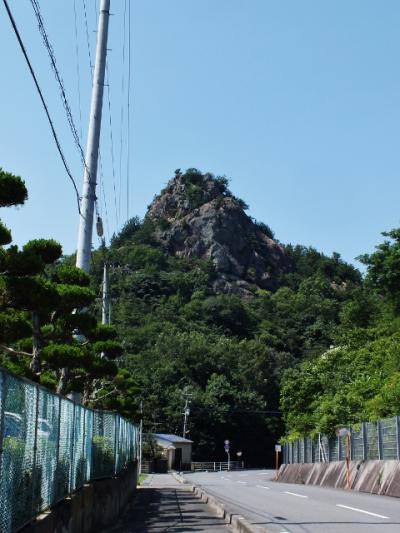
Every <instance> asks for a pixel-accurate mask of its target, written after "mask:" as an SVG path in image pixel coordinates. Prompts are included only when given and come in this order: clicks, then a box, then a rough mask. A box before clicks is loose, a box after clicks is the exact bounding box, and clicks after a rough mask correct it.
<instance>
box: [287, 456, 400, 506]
mask: <svg viewBox="0 0 400 533" xmlns="http://www.w3.org/2000/svg"><path fill="white" fill-rule="evenodd" d="M278 481H282V482H285V483H301V484H303V485H321V486H325V487H335V488H341V489H345V488H346V465H345V463H344V461H340V462H332V463H304V464H303V463H299V464H297V463H295V464H289V465H282V466H281V468H280V469H279V478H278ZM350 482H351V488H352V489H353V490H358V491H360V492H369V493H371V494H384V495H386V496H395V497H397V498H400V461H351V462H350Z"/></svg>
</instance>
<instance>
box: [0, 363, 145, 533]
mask: <svg viewBox="0 0 400 533" xmlns="http://www.w3.org/2000/svg"><path fill="white" fill-rule="evenodd" d="M137 439H138V429H137V427H136V426H135V425H134V424H132V423H130V422H128V421H127V420H125V419H124V418H122V417H121V416H119V415H117V414H115V413H110V412H105V411H97V410H92V409H87V408H85V407H82V406H81V405H79V404H77V403H74V402H73V401H71V400H68V399H67V398H64V397H62V396H59V395H57V394H54V393H52V392H49V391H48V390H46V389H45V388H43V387H41V386H40V385H38V384H36V383H32V382H30V381H28V380H26V379H22V378H19V377H15V376H13V375H12V374H10V373H9V372H7V371H6V370H4V369H1V368H0V531H1V532H2V533H10V532H13V531H16V530H18V529H19V528H20V527H22V526H23V525H25V524H26V523H27V522H29V521H30V520H31V519H32V518H33V517H34V516H35V515H37V514H38V513H39V512H41V511H43V510H44V509H46V508H48V507H50V506H51V505H54V504H55V503H56V502H58V501H59V500H61V499H63V498H65V496H67V495H68V494H71V493H72V492H74V491H75V490H77V489H79V488H80V487H82V486H83V484H84V483H87V482H88V481H93V480H95V479H100V478H104V477H112V476H114V475H116V474H118V473H119V472H120V471H121V470H122V468H124V466H125V465H127V464H128V463H130V462H132V461H134V460H135V459H136V453H137Z"/></svg>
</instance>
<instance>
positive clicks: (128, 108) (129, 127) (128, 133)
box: [126, 2, 132, 221]
mask: <svg viewBox="0 0 400 533" xmlns="http://www.w3.org/2000/svg"><path fill="white" fill-rule="evenodd" d="M131 22H132V20H131V2H129V7H128V102H127V115H128V131H127V138H128V139H127V140H128V142H127V161H126V220H127V221H128V220H129V194H130V191H129V180H130V165H131V163H130V151H131V150H130V147H131V144H130V143H131V116H130V96H131Z"/></svg>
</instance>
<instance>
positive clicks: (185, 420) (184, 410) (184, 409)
mask: <svg viewBox="0 0 400 533" xmlns="http://www.w3.org/2000/svg"><path fill="white" fill-rule="evenodd" d="M189 404H190V400H189V397H188V396H186V398H185V407H184V408H183V416H184V418H183V435H182V437H183V438H184V439H186V426H187V420H188V417H189V415H190V409H189Z"/></svg>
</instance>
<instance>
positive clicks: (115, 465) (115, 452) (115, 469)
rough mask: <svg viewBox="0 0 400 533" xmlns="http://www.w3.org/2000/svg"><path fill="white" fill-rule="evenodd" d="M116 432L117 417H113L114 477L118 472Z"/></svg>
mask: <svg viewBox="0 0 400 533" xmlns="http://www.w3.org/2000/svg"><path fill="white" fill-rule="evenodd" d="M117 431H118V415H114V475H115V476H116V475H117V470H118V451H117V444H118V438H117Z"/></svg>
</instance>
